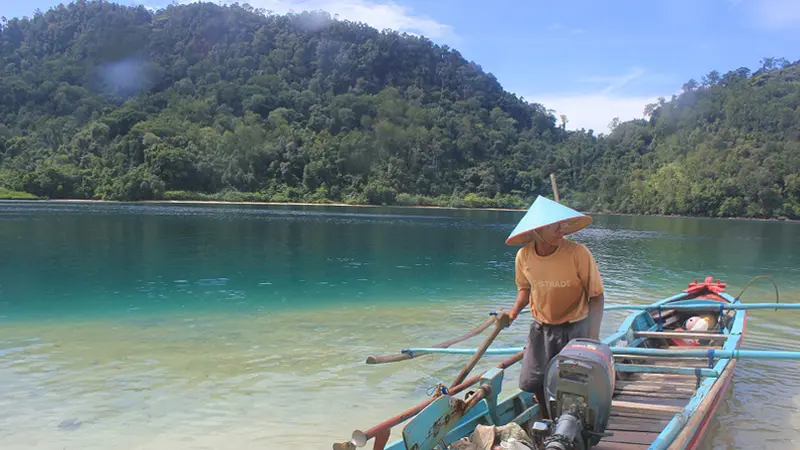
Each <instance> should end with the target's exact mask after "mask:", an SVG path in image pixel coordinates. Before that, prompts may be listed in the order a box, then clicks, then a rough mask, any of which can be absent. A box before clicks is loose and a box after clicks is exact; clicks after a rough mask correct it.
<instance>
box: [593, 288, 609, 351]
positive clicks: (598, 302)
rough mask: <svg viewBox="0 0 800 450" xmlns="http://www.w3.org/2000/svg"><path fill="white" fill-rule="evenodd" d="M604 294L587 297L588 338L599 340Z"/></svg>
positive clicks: (604, 300)
mask: <svg viewBox="0 0 800 450" xmlns="http://www.w3.org/2000/svg"><path fill="white" fill-rule="evenodd" d="M605 302H606V298H605V295H604V294H600V295H598V296H597V297H592V298H591V299H589V339H596V340H600V323H601V322H602V321H603V306H605Z"/></svg>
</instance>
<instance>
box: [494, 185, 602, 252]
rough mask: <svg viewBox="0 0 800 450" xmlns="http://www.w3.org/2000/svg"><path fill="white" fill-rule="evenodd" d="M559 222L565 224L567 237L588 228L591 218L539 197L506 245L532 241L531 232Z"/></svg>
mask: <svg viewBox="0 0 800 450" xmlns="http://www.w3.org/2000/svg"><path fill="white" fill-rule="evenodd" d="M560 222H566V223H567V228H566V229H565V230H564V235H567V234H572V233H574V232H576V231H579V230H582V229H583V228H586V227H587V226H589V225H590V224H591V223H592V218H591V217H589V216H586V215H583V214H581V213H579V212H578V211H575V210H574V209H572V208H568V207H566V206H564V205H562V204H560V203H557V202H554V201H553V200H550V199H549V198H545V197H542V196H541V195H540V196H538V197H537V198H536V201H534V202H533V205H531V207H530V209H528V212H527V213H525V216H523V217H522V220H520V221H519V223H518V224H517V226H516V228H514V231H512V232H511V234H510V235H509V236H508V238H507V239H506V244H508V245H519V244H525V243H528V242H530V241H532V240H533V233H532V231H535V230H537V229H539V228H542V227H546V226H547V225H552V224H554V223H560Z"/></svg>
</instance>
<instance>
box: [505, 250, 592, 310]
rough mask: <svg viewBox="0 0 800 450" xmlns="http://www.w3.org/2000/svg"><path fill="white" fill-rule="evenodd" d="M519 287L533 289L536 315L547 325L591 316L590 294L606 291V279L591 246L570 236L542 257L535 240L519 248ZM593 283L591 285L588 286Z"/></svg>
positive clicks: (531, 297) (532, 295) (518, 288)
mask: <svg viewBox="0 0 800 450" xmlns="http://www.w3.org/2000/svg"><path fill="white" fill-rule="evenodd" d="M516 283H517V290H518V291H519V290H522V289H530V290H531V295H530V308H531V314H532V315H533V318H534V319H536V320H538V321H539V322H542V323H546V324H552V325H557V324H562V323H565V322H575V321H578V320H581V319H584V318H586V317H587V316H588V315H589V303H588V301H587V299H586V294H585V292H584V289H585V288H588V290H589V297H596V296H598V295H600V294H602V293H603V279H602V278H601V277H600V272H599V271H598V270H597V264H596V263H595V260H594V256H592V253H591V252H590V251H589V249H588V248H587V247H586V246H585V245H583V244H579V243H577V242H572V241H570V240H567V239H563V240H562V244H561V245H560V246H559V247H558V249H556V251H555V252H553V253H552V254H550V255H548V256H539V255H538V254H537V253H536V248H535V247H534V244H533V242H531V243H530V244H528V245H526V246H524V247H522V248H521V249H519V250H518V251H517V257H516ZM588 283H591V286H589V285H588Z"/></svg>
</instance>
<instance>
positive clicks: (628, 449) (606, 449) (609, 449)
mask: <svg viewBox="0 0 800 450" xmlns="http://www.w3.org/2000/svg"><path fill="white" fill-rule="evenodd" d="M647 447H649V445H645V444H625V443H622V442H608V441H606V440H605V439H603V440H602V441H600V443H599V444H597V445H596V446H595V447H592V449H593V450H643V449H647Z"/></svg>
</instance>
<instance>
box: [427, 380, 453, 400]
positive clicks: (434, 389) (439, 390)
mask: <svg viewBox="0 0 800 450" xmlns="http://www.w3.org/2000/svg"><path fill="white" fill-rule="evenodd" d="M427 394H428V397H430V396H433V395H434V394H441V395H447V394H448V390H447V388H446V387H445V386H444V384H442V383H438V384H437V385H436V386H431V387H429V388H428V391H427Z"/></svg>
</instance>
